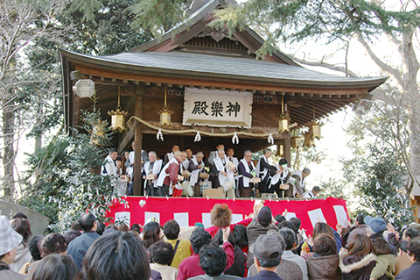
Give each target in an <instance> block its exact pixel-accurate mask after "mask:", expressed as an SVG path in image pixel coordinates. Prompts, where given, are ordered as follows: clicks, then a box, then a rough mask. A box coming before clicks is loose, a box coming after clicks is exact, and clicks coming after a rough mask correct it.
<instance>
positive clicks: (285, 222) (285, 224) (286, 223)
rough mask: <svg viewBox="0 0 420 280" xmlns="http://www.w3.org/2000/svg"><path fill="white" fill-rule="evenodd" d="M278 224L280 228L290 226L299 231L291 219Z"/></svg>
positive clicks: (289, 227)
mask: <svg viewBox="0 0 420 280" xmlns="http://www.w3.org/2000/svg"><path fill="white" fill-rule="evenodd" d="M278 226H279V228H280V229H282V228H288V229H291V230H293V231H294V232H295V233H296V232H297V229H296V227H295V225H294V224H292V222H290V221H283V222H281V223H280V224H279V225H278Z"/></svg>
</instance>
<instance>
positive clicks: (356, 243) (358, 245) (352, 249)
mask: <svg viewBox="0 0 420 280" xmlns="http://www.w3.org/2000/svg"><path fill="white" fill-rule="evenodd" d="M370 253H373V254H375V255H376V250H375V248H374V247H373V244H372V240H371V239H370V238H369V237H367V236H366V235H364V234H360V233H358V234H355V235H354V236H353V237H352V238H351V240H350V243H349V249H348V252H347V254H346V255H347V256H366V255H368V254H370Z"/></svg>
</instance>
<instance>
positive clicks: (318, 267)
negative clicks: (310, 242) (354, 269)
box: [306, 254, 341, 280]
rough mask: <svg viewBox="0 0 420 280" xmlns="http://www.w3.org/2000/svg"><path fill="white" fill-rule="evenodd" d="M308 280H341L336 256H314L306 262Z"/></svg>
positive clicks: (338, 261)
mask: <svg viewBox="0 0 420 280" xmlns="http://www.w3.org/2000/svg"><path fill="white" fill-rule="evenodd" d="M306 263H307V264H308V276H309V280H329V279H331V280H341V270H340V268H339V263H340V259H339V257H338V254H335V255H331V256H318V257H316V255H314V256H313V257H309V258H308V259H307V260H306Z"/></svg>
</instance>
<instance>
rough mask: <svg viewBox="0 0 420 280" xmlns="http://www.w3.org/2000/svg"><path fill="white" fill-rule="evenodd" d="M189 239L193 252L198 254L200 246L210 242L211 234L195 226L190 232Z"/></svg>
mask: <svg viewBox="0 0 420 280" xmlns="http://www.w3.org/2000/svg"><path fill="white" fill-rule="evenodd" d="M190 241H191V247H192V249H193V252H194V253H196V254H198V253H199V252H200V249H201V247H203V246H204V245H208V244H210V242H211V235H210V233H208V232H207V231H205V230H204V229H203V228H196V229H195V230H194V231H193V232H192V234H191V237H190Z"/></svg>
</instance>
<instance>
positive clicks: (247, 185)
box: [240, 158, 255, 188]
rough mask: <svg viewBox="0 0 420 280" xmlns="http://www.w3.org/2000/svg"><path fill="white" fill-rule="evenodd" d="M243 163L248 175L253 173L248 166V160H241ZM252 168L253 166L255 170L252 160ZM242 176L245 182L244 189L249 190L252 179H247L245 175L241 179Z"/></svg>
mask: <svg viewBox="0 0 420 280" xmlns="http://www.w3.org/2000/svg"><path fill="white" fill-rule="evenodd" d="M241 162H242V164H243V165H244V167H245V171H246V172H247V173H251V170H249V166H248V162H246V160H245V159H244V158H243V159H241ZM251 166H252V168H253V169H254V170H255V167H254V163H253V162H252V160H251ZM241 176H242V180H243V182H244V188H248V187H249V179H250V178H248V177H246V176H243V175H240V177H241Z"/></svg>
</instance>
